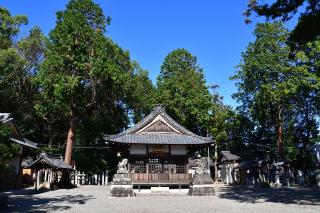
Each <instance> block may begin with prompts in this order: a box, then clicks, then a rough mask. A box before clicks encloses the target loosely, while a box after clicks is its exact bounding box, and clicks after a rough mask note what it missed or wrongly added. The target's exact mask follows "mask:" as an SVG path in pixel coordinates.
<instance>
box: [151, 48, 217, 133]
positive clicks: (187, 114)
mask: <svg viewBox="0 0 320 213" xmlns="http://www.w3.org/2000/svg"><path fill="white" fill-rule="evenodd" d="M157 92H158V95H157V101H158V102H159V103H161V104H163V105H164V107H165V108H166V110H167V111H168V113H169V114H170V115H171V116H173V118H174V119H176V120H177V121H178V122H179V123H181V124H182V125H183V126H185V127H186V128H188V129H189V130H191V131H193V132H195V133H197V134H200V135H204V136H206V135H207V124H208V121H209V115H208V112H209V109H210V100H211V97H210V94H209V91H208V88H207V86H206V82H205V79H204V75H203V70H202V69H201V68H200V67H199V65H198V64H197V58H196V57H195V56H193V55H192V54H191V53H190V52H188V51H187V50H185V49H176V50H174V51H172V52H171V53H169V54H168V55H167V56H166V58H165V59H164V62H163V64H162V66H161V72H160V75H159V77H158V79H157Z"/></svg>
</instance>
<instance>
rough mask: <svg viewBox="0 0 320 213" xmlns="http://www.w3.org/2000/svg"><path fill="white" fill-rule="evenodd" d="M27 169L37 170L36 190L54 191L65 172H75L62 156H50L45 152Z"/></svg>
mask: <svg viewBox="0 0 320 213" xmlns="http://www.w3.org/2000/svg"><path fill="white" fill-rule="evenodd" d="M25 168H26V169H33V170H35V183H34V186H35V189H40V188H45V189H52V188H53V186H54V185H55V184H57V182H58V180H59V177H60V176H61V173H62V172H63V171H66V170H67V171H71V170H73V168H72V167H71V166H70V165H68V164H66V163H65V162H64V161H63V159H62V157H61V156H58V155H49V154H46V153H44V152H42V153H41V154H40V155H39V157H38V158H37V159H36V160H35V161H33V162H32V163H31V164H29V165H28V166H27V167H25Z"/></svg>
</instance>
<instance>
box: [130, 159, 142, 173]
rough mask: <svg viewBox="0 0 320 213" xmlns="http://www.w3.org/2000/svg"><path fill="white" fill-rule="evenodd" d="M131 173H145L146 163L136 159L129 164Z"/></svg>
mask: <svg viewBox="0 0 320 213" xmlns="http://www.w3.org/2000/svg"><path fill="white" fill-rule="evenodd" d="M130 172H131V173H146V164H145V162H144V161H143V160H136V161H134V162H133V163H131V164H130Z"/></svg>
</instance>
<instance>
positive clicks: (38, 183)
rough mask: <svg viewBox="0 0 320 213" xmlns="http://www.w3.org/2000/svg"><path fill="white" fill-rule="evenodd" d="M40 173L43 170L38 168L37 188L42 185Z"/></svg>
mask: <svg viewBox="0 0 320 213" xmlns="http://www.w3.org/2000/svg"><path fill="white" fill-rule="evenodd" d="M40 173H41V170H38V171H37V181H36V189H39V185H40Z"/></svg>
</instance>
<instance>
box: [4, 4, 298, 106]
mask: <svg viewBox="0 0 320 213" xmlns="http://www.w3.org/2000/svg"><path fill="white" fill-rule="evenodd" d="M67 2H68V1H67V0H0V5H1V6H4V7H6V8H8V9H9V10H10V12H11V13H12V14H13V15H17V14H24V15H27V16H28V18H29V25H28V26H26V27H24V28H23V29H22V32H21V34H22V35H26V34H27V32H28V29H30V27H32V26H35V25H38V26H40V27H41V29H42V30H43V32H44V33H45V34H47V33H48V32H49V31H50V30H51V29H53V28H54V26H55V20H56V15H55V14H56V12H57V11H58V10H63V9H64V8H65V5H66V4H67ZM95 2H97V3H98V4H99V5H100V6H101V7H102V9H103V10H104V13H105V14H106V15H108V16H111V18H112V21H111V25H110V26H109V28H108V33H107V36H109V37H111V38H112V39H113V40H114V41H115V42H116V43H118V44H119V45H120V46H121V47H122V48H124V49H126V50H128V51H129V52H130V55H131V58H132V59H133V60H135V61H137V62H138V63H139V64H140V65H141V66H142V68H144V69H146V70H148V71H149V75H150V78H151V79H152V81H153V83H155V82H156V78H157V76H158V74H159V72H160V66H161V64H162V62H163V60H164V58H165V56H166V55H167V54H168V53H169V52H171V51H172V50H174V49H176V48H185V49H187V50H189V51H190V52H191V53H192V54H193V55H195V56H197V58H198V63H199V65H200V66H201V67H202V68H203V69H204V73H205V77H206V80H207V84H208V85H213V84H218V85H219V86H220V89H219V92H220V94H221V95H223V96H224V103H225V104H229V105H233V106H235V105H236V103H235V101H234V100H233V99H232V98H231V94H232V93H234V92H235V91H236V87H235V85H234V82H232V81H231V80H229V77H230V76H232V75H233V74H234V73H235V70H236V69H235V66H236V65H237V64H238V63H239V62H240V59H241V52H242V51H244V50H245V47H246V46H247V45H248V43H249V42H250V41H253V39H254V37H253V35H252V31H253V30H254V24H250V25H246V24H245V23H244V19H245V18H244V17H243V15H242V13H243V11H244V10H245V9H246V5H247V2H248V0H233V1H213V0H135V1H134V0H95ZM260 20H261V19H260ZM257 21H258V19H256V20H254V22H255V23H256V22H257ZM295 21H296V20H293V21H291V22H290V23H289V24H288V26H289V27H292V23H294V22H295Z"/></svg>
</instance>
